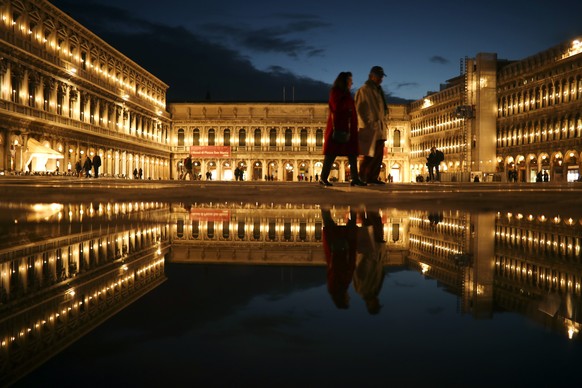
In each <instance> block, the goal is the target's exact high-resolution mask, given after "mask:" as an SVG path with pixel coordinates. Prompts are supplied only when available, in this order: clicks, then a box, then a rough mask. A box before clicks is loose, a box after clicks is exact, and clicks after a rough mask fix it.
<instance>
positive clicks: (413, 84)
mask: <svg viewBox="0 0 582 388" xmlns="http://www.w3.org/2000/svg"><path fill="white" fill-rule="evenodd" d="M419 86H420V85H419V84H418V82H398V83H396V84H395V85H394V89H397V90H398V89H406V88H417V87H419Z"/></svg>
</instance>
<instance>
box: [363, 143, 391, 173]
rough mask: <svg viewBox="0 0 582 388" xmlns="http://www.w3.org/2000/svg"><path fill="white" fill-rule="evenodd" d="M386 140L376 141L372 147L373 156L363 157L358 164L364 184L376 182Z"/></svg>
mask: <svg viewBox="0 0 582 388" xmlns="http://www.w3.org/2000/svg"><path fill="white" fill-rule="evenodd" d="M385 141H386V140H376V145H375V146H374V156H364V160H363V161H362V163H361V164H360V176H361V177H362V178H363V179H362V180H363V181H365V182H373V181H377V180H378V176H379V175H380V170H381V169H382V158H383V157H384V142H385Z"/></svg>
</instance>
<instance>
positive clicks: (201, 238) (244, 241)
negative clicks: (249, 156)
mask: <svg viewBox="0 0 582 388" xmlns="http://www.w3.org/2000/svg"><path fill="white" fill-rule="evenodd" d="M332 214H333V216H334V218H336V219H337V220H338V222H339V223H343V222H345V218H346V217H347V214H349V210H348V209H346V208H337V209H334V211H333V212H332ZM403 219H404V216H403V214H402V213H400V212H397V211H388V210H387V211H385V212H383V225H382V228H383V230H382V234H383V236H384V240H387V255H386V257H385V259H384V262H385V264H386V265H389V264H402V262H403V260H404V257H405V253H404V252H406V241H405V239H404V238H405V233H404V228H405V222H404V221H403ZM358 222H359V224H360V225H361V220H359V221H358ZM322 227H323V222H322V219H321V210H320V209H319V207H318V206H312V207H306V206H294V205H286V206H273V207H271V206H267V205H256V206H255V205H250V204H249V205H243V206H240V204H235V203H233V204H224V205H220V204H217V205H215V206H200V207H195V206H191V207H186V208H184V207H174V208H173V209H172V227H171V240H172V261H174V262H209V263H239V264H293V265H325V257H324V254H323V250H322V244H321V242H322Z"/></svg>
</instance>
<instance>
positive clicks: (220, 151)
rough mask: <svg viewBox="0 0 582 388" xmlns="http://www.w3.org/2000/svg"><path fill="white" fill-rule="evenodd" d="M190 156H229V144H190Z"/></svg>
mask: <svg viewBox="0 0 582 388" xmlns="http://www.w3.org/2000/svg"><path fill="white" fill-rule="evenodd" d="M190 156H192V158H230V146H190Z"/></svg>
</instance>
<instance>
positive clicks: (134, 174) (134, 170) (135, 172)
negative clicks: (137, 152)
mask: <svg viewBox="0 0 582 388" xmlns="http://www.w3.org/2000/svg"><path fill="white" fill-rule="evenodd" d="M133 179H137V168H134V169H133Z"/></svg>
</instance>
